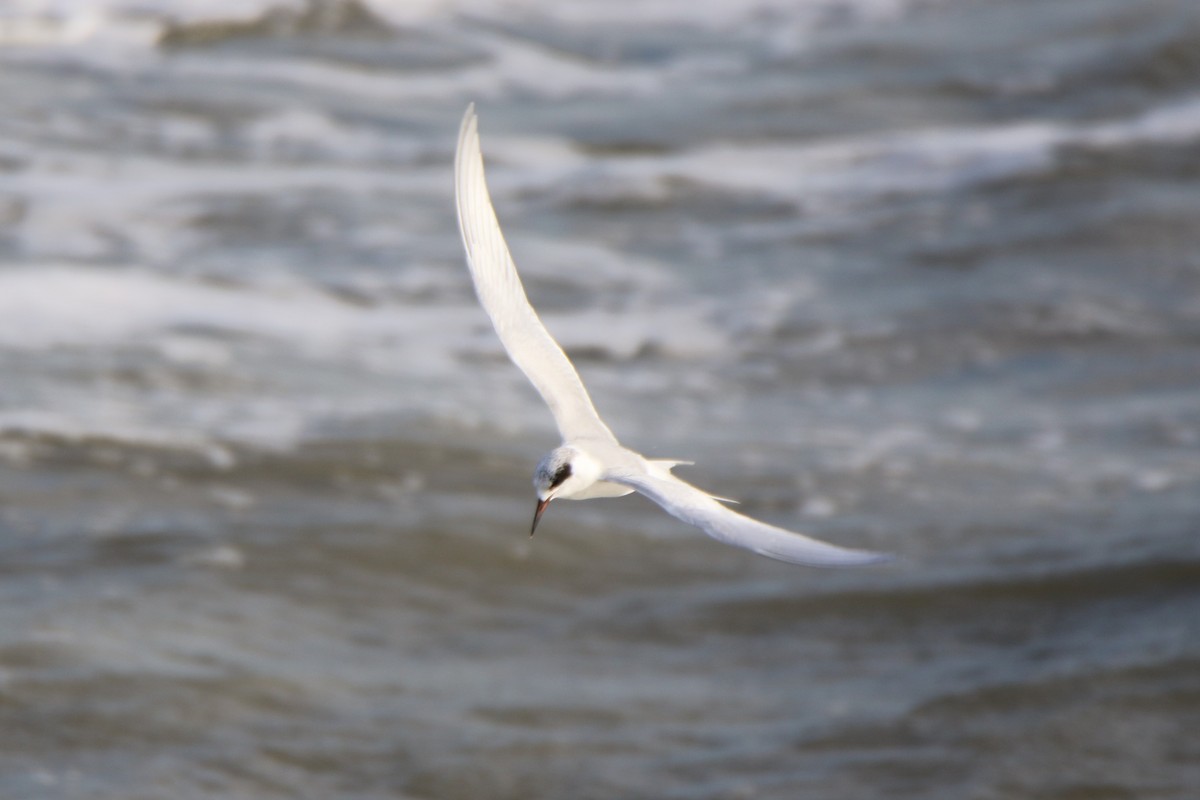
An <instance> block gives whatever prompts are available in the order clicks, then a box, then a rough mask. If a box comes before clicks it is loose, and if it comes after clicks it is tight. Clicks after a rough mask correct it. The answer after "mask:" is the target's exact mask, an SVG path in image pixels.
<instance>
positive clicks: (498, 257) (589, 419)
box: [454, 104, 616, 441]
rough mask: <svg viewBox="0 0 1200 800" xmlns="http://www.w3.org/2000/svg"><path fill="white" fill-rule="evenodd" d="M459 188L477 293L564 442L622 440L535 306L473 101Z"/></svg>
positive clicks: (457, 161)
mask: <svg viewBox="0 0 1200 800" xmlns="http://www.w3.org/2000/svg"><path fill="white" fill-rule="evenodd" d="M454 194H455V201H456V203H457V205H458V228H459V231H460V232H461V233H462V240H463V246H464V247H465V248H466V250H467V266H469V267H470V268H471V278H472V279H473V280H474V282H475V294H476V295H478V297H479V302H480V304H481V305H482V306H483V308H484V310H485V311H487V313H488V316H489V317H491V318H492V325H493V326H495V328H496V334H497V335H498V336H499V337H500V342H501V343H502V344H503V345H504V349H505V350H507V351H508V357H509V358H511V359H512V360H513V363H514V364H516V365H517V366H518V367H520V368H521V371H522V372H524V373H525V377H527V378H529V381H530V382H531V383H532V384H533V386H534V388H535V389H537V390H538V393H539V394H540V395H541V396H542V399H543V400H545V401H546V405H548V406H550V411H551V413H553V414H554V421H555V422H556V423H558V430H559V432H560V433H561V434H562V437H563V439H564V440H565V441H571V440H573V439H597V438H598V439H605V440H610V441H616V437H614V436H613V434H612V431H610V430H609V429H608V426H607V425H605V424H604V422H603V420H601V419H600V415H599V414H597V413H596V409H595V407H594V406H593V405H592V399H591V398H590V397H589V396H588V393H587V389H585V388H584V386H583V381H581V380H580V379H579V373H577V372H576V371H575V368H574V367H573V366H571V362H570V360H568V359H567V355H566V353H564V352H563V351H562V348H561V347H559V346H558V342H556V341H554V338H553V337H552V336H551V335H550V333H549V331H547V330H546V326H545V325H543V324H542V321H541V320H540V319H538V315H537V312H536V311H534V310H533V306H531V305H529V298H528V297H526V296H525V287H524V286H522V285H521V278H520V276H518V275H517V267H516V265H515V264H513V259H512V255H511V254H510V253H509V252H508V245H507V244H505V243H504V234H503V233H501V231H500V223H499V221H497V219H496V212H495V210H494V209H493V208H492V198H491V196H490V195H489V194H488V188H487V183H486V181H485V180H484V175H483V155H482V153H481V152H480V150H479V119H478V117H476V116H475V106H474V104H472V105H470V106H469V107H468V108H467V113H466V114H465V115H464V116H463V121H462V127H461V128H460V129H459V132H458V151H457V153H456V154H455V156H454Z"/></svg>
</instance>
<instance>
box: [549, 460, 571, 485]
mask: <svg viewBox="0 0 1200 800" xmlns="http://www.w3.org/2000/svg"><path fill="white" fill-rule="evenodd" d="M569 477H571V465H570V464H563V465H562V466H561V467H559V468H558V472H556V473H554V478H553V480H551V481H550V488H551V489H555V488H557V487H558V486H559V484H561V483H562V482H563V481H565V480H566V479H567V478H569Z"/></svg>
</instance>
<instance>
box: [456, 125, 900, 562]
mask: <svg viewBox="0 0 1200 800" xmlns="http://www.w3.org/2000/svg"><path fill="white" fill-rule="evenodd" d="M454 189H455V199H456V202H457V206H458V226H459V230H460V231H461V233H462V240H463V246H464V247H466V250H467V265H468V266H469V267H470V269H471V277H472V279H473V280H474V282H475V292H476V294H477V295H478V296H479V302H480V303H481V304H482V305H483V308H484V310H485V311H487V313H488V316H489V317H491V318H492V325H494V326H495V328H496V333H497V334H498V335H499V336H500V341H501V343H503V345H504V349H505V350H507V351H508V355H509V357H510V358H511V359H512V360H513V362H514V363H515V364H516V365H517V366H518V367H520V368H521V371H522V372H524V373H525V376H526V377H527V378H529V380H530V382H532V383H533V385H534V388H536V389H537V390H538V393H539V394H541V396H542V399H543V400H545V401H546V404H547V405H549V406H550V411H551V412H552V413H553V414H554V420H555V422H557V423H558V430H559V432H560V433H561V434H562V437H563V443H562V446H561V447H558V448H556V449H555V450H552V451H551V452H550V454H549V455H547V456H546V457H545V458H543V459H542V461H541V463H539V464H538V465H537V469H536V470H534V473H533V486H534V488H535V489H536V490H537V511H536V513H535V514H534V517H533V525H532V526H531V528H530V535H533V530H534V529H536V528H537V524H538V520H540V519H541V518H542V512H544V511H545V510H546V506H547V505H549V504H550V501H551V500H555V499H557V498H562V499H564V500H583V499H587V498H591V497H620V496H622V495H627V494H629V493H630V492H634V491H636V492H640V493H641V494H644V495H645V496H646V497H649V498H650V499H651V500H653V501H654V502H656V503H658V504H659V505H660V506H662V507H663V508H664V509H666V510H667V512H668V513H670V514H672V515H674V516H676V517H678V518H679V519H681V520H683V521H684V522H687V523H689V524H691V525H695V526H696V527H698V528H700V529H701V530H703V531H704V532H705V533H707V534H708V535H709V536H711V537H713V538H714V539H717V540H718V541H721V542H725V543H726V544H731V545H733V546H735V547H743V548H745V549H747V550H752V551H754V552H755V553H758V554H760V555H764V556H767V557H768V558H774V559H778V560H780V561H788V562H791V563H793V564H808V565H812V566H821V567H844V566H857V565H862V564H875V563H878V562H882V561H887V560H889V559H890V556H887V555H884V554H881V553H872V552H868V551H866V550H850V549H847V548H844V547H837V546H835V545H832V544H826V543H825V542H819V541H817V540H816V539H810V538H809V537H807V536H804V535H802V534H799V533H795V532H793V531H788V530H784V529H783V528H777V527H775V526H773V525H767V524H766V523H763V522H758V521H756V520H753V519H750V518H749V517H746V516H743V515H742V514H738V513H737V512H735V511H732V510H730V509H728V508H726V507H725V506H723V505H721V502H720V501H721V500H722V499H723V498H718V497H715V496H713V495H710V494H708V493H707V492H704V491H702V490H700V489H697V488H696V487H695V486H692V485H691V484H689V483H686V482H684V481H682V480H680V479H679V478H677V477H675V476H674V475H672V474H671V468H672V467H675V466H677V465H678V464H680V463H687V462H678V461H666V460H661V459H649V458H645V457H643V456H642V455H640V454H639V453H635V452H634V451H632V450H629V449H627V448H625V447H622V446H621V445H620V443H618V442H617V438H616V437H615V436H613V433H612V431H610V430H609V429H608V426H607V425H605V424H604V421H603V420H602V419H600V415H599V414H597V413H596V409H595V408H594V407H593V406H592V400H591V398H590V397H589V396H588V393H587V389H585V388H584V387H583V382H582V381H581V380H580V379H579V373H577V372H576V371H575V368H574V367H573V366H572V365H571V362H570V361H569V360H568V359H567V356H566V354H565V353H564V352H563V351H562V348H561V347H559V346H558V343H557V342H555V341H554V339H553V338H552V337H551V336H550V333H549V332H548V331H547V330H546V328H545V326H544V325H542V321H541V320H540V319H539V318H538V315H537V313H536V312H535V311H534V310H533V306H531V305H530V304H529V299H528V298H527V297H526V296H525V289H524V287H523V286H522V285H521V279H520V277H518V275H517V268H516V265H515V264H513V260H512V256H511V255H510V254H509V252H508V245H506V244H505V243H504V234H503V233H501V231H500V223H499V222H498V221H497V220H496V212H495V210H494V209H493V208H492V199H491V196H490V195H489V194H488V188H487V183H486V182H485V180H484V175H483V156H482V154H481V153H480V150H479V121H478V118H477V117H476V116H475V106H474V105H473V104H472V105H471V106H469V107H468V108H467V113H466V114H465V115H464V116H463V121H462V127H461V128H460V129H459V134H458V151H457V153H456V155H455V157H454Z"/></svg>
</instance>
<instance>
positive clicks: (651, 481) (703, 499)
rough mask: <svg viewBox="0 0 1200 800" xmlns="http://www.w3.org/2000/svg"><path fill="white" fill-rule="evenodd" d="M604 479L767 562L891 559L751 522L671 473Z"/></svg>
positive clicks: (843, 563) (841, 563) (835, 563)
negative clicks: (770, 559)
mask: <svg viewBox="0 0 1200 800" xmlns="http://www.w3.org/2000/svg"><path fill="white" fill-rule="evenodd" d="M605 480H609V481H612V482H614V483H621V484H624V485H626V486H629V487H632V488H633V489H635V490H636V491H637V492H638V493H640V494H643V495H645V496H646V497H648V498H650V499H651V500H653V501H654V502H656V503H658V504H659V505H660V506H662V507H663V508H664V509H665V510H666V511H667V512H668V513H670V514H671V515H672V516H674V517H677V518H679V519H681V520H683V521H684V522H687V523H688V524H691V525H695V526H696V527H697V528H700V529H701V530H703V531H704V532H705V533H707V534H708V535H709V536H711V537H712V538H714V539H716V540H717V541H719V542H724V543H725V544H730V545H733V546H734V547H741V548H743V549H745V550H751V551H753V552H755V553H758V554H759V555H762V556H766V557H767V558H774V559H776V560H778V561H787V562H788V563H791V564H804V565H807V566H812V567H856V566H864V565H867V564H881V563H883V562H885V561H891V560H892V556H890V555H887V554H885V553H874V552H871V551H869V550H852V549H849V548H846V547H838V546H837V545H832V544H828V543H826V542H821V541H817V540H816V539H811V538H809V537H807V536H805V535H804V534H801V533H796V532H795V531H789V530H785V529H783V528H777V527H775V526H774V525H768V524H766V523H765V522H759V521H758V520H754V519H751V518H750V517H747V516H745V515H743V514H739V513H738V512H736V511H734V510H732V509H730V508H726V507H725V506H723V505H721V504H720V503H718V502H717V501H716V500H714V499H713V498H712V497H711V496H709V495H708V494H706V493H705V492H704V491H702V490H700V489H697V488H696V487H695V486H692V485H691V484H690V483H687V482H686V481H682V480H680V479H679V478H676V477H674V476H672V475H668V476H665V477H660V476H656V475H653V474H649V473H645V474H626V473H615V474H609V475H606V476H605Z"/></svg>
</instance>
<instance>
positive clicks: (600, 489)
mask: <svg viewBox="0 0 1200 800" xmlns="http://www.w3.org/2000/svg"><path fill="white" fill-rule="evenodd" d="M631 492H633V489H630V488H629V487H628V486H622V485H621V484H619V483H609V482H608V481H596V482H595V483H593V484H592V485H591V486H589V487H587V488H586V489H583V490H581V491H579V492H577V493H576V494H573V495H571V496H569V497H565V496H564V497H563V499H564V500H591V499H592V498H594V497H624V496H625V495H627V494H630V493H631Z"/></svg>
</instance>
